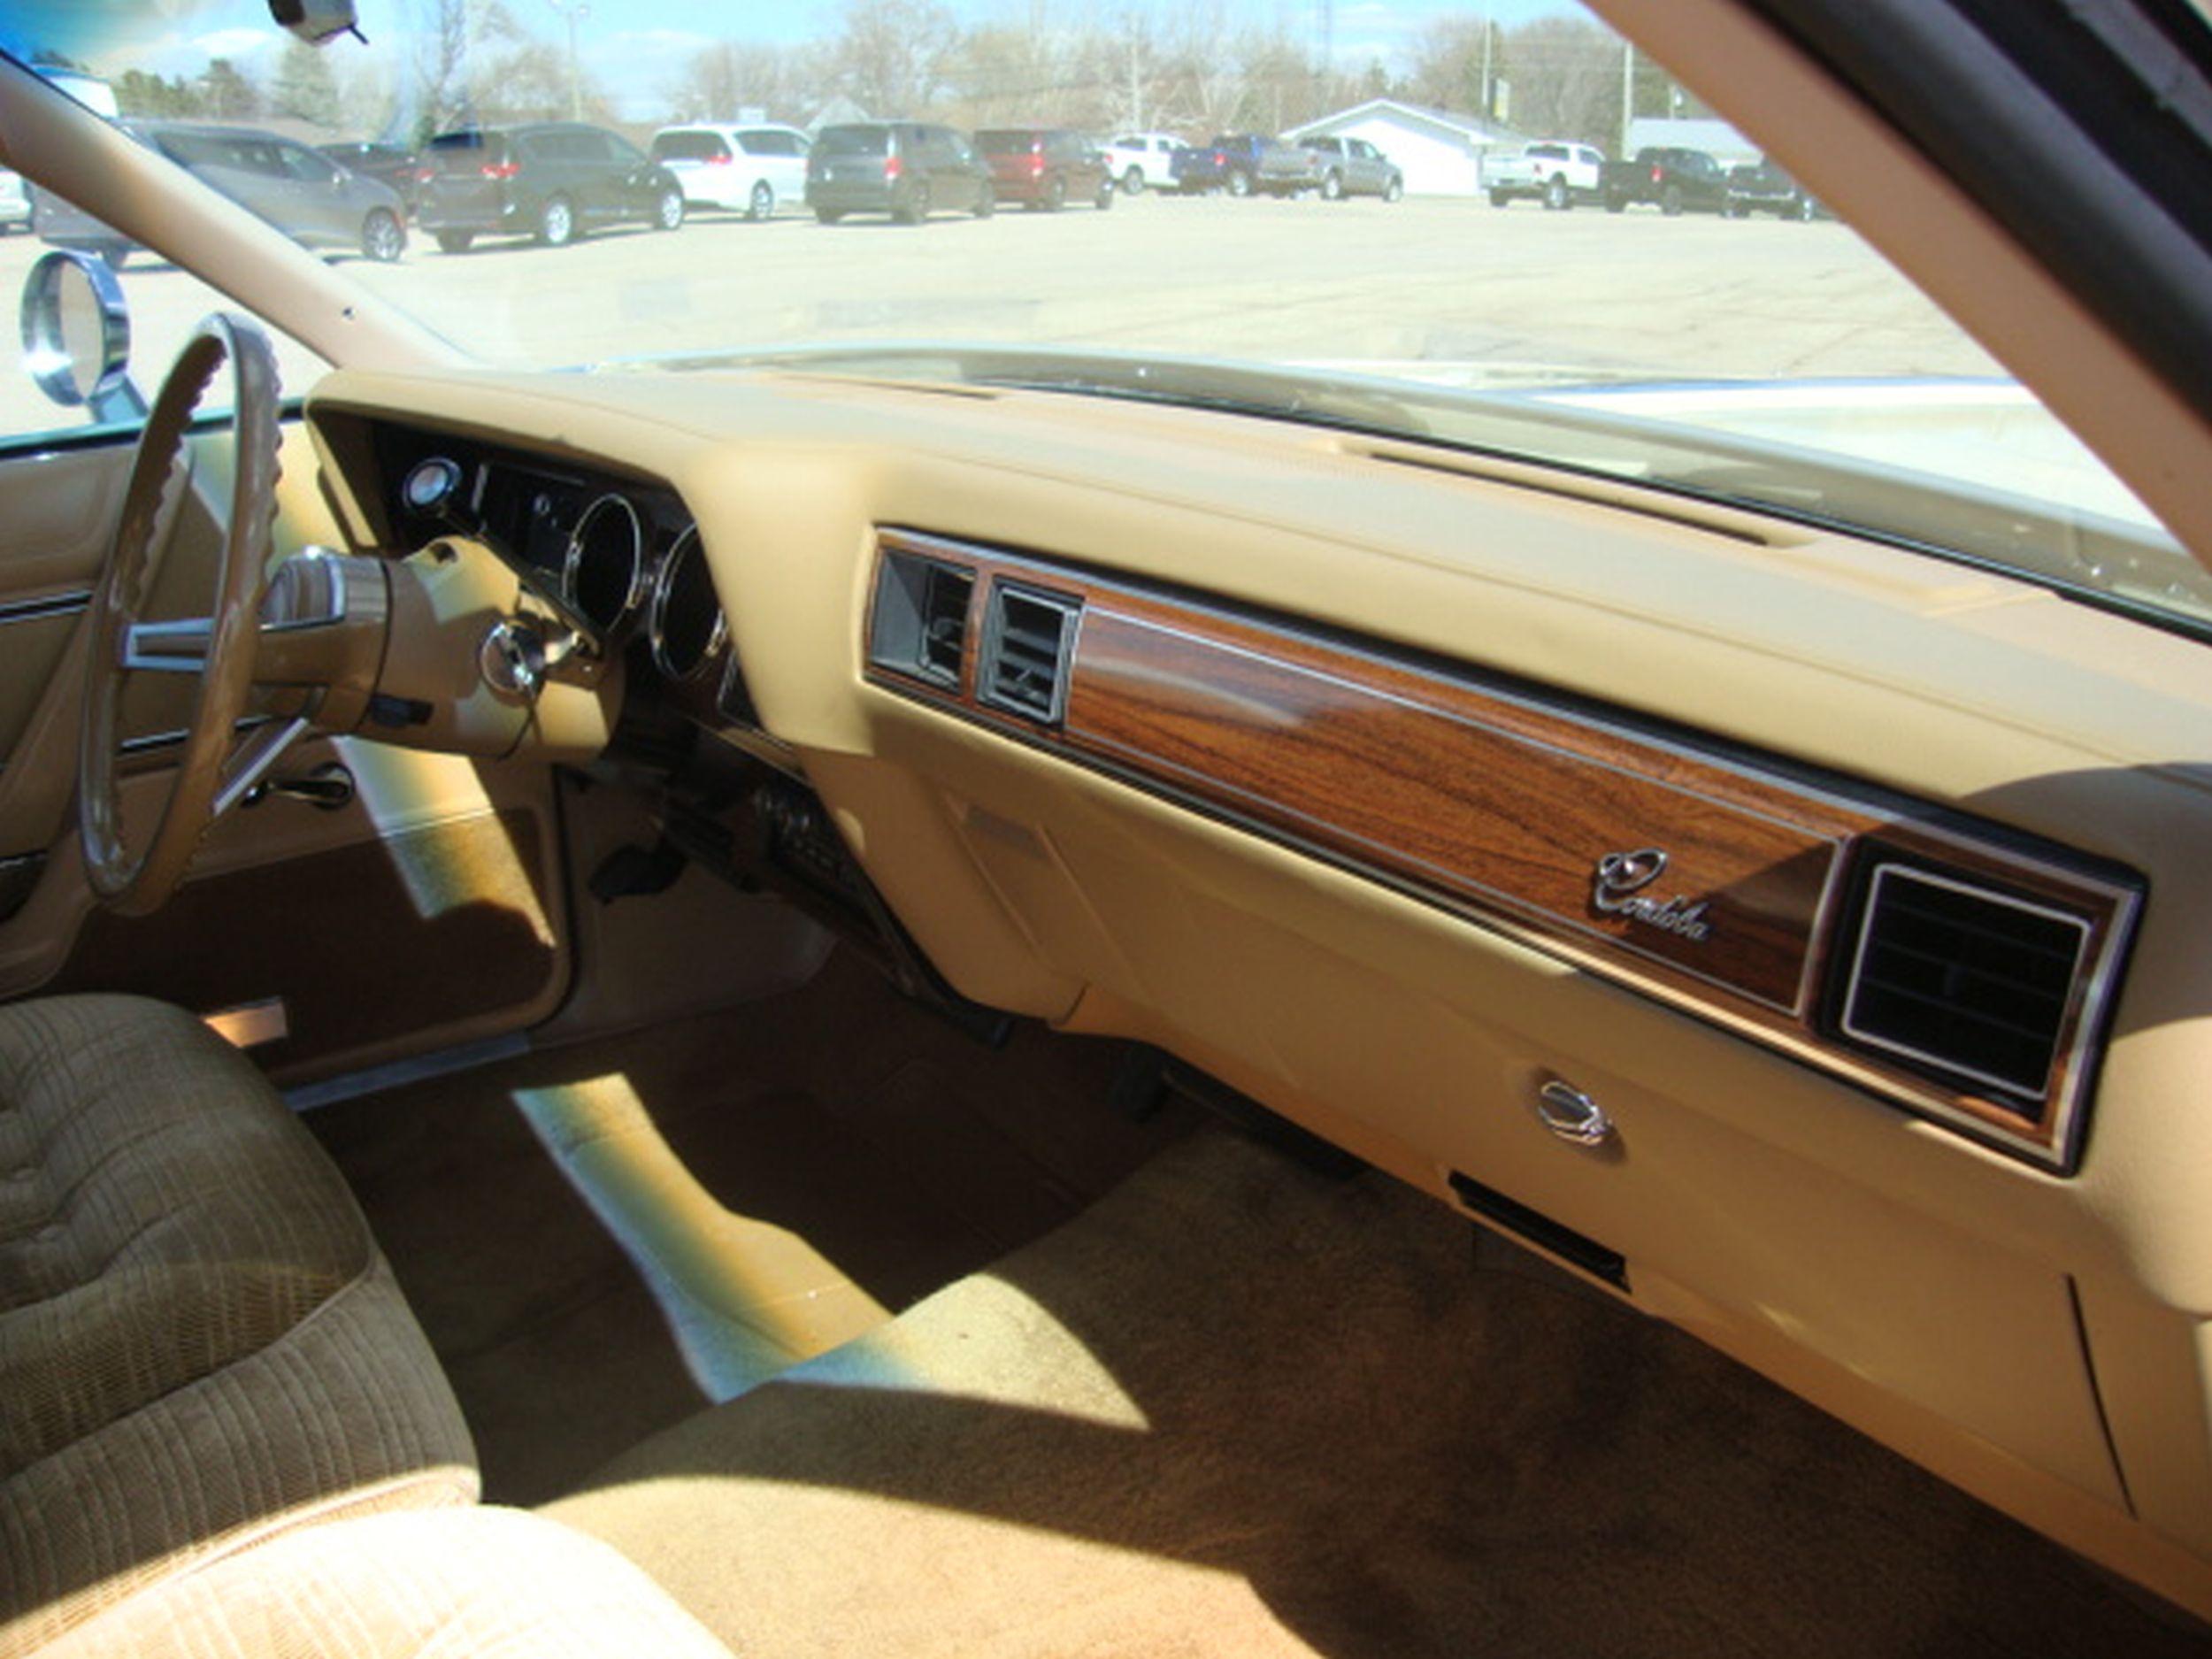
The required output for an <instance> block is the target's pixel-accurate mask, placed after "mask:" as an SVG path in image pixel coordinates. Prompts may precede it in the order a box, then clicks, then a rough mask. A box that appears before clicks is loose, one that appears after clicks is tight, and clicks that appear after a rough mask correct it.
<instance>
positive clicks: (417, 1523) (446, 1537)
mask: <svg viewBox="0 0 2212 1659" xmlns="http://www.w3.org/2000/svg"><path fill="white" fill-rule="evenodd" d="M114 1654H129V1655H134V1659H218V1656H220V1659H238V1656H240V1655H255V1656H257V1659H258V1656H262V1655H265V1656H267V1659H417V1656H418V1655H421V1656H422V1659H430V1656H431V1655H436V1656H437V1659H460V1656H461V1655H468V1656H469V1659H524V1656H525V1655H527V1659H616V1656H617V1655H619V1656H620V1659H632V1655H636V1656H637V1659H730V1653H729V1649H728V1648H726V1647H723V1646H722V1644H721V1643H720V1642H718V1641H717V1640H715V1639H714V1638H713V1637H712V1636H710V1635H709V1634H708V1633H707V1632H706V1630H705V1629H704V1628H703V1626H702V1625H700V1624H698V1622H697V1621H696V1620H695V1619H694V1618H693V1617H691V1616H690V1615H689V1614H688V1613H686V1612H685V1611H684V1610H683V1609H681V1608H680V1607H678V1606H677V1605H676V1603H675V1602H674V1601H672V1600H670V1599H669V1597H668V1594H667V1593H666V1592H664V1590H662V1589H661V1588H660V1587H659V1586H657V1585H656V1584H654V1582H653V1581H652V1580H651V1579H650V1578H647V1577H646V1576H645V1574H644V1573H643V1572H642V1571H640V1570H639V1569H637V1568H636V1567H634V1566H632V1565H631V1564H630V1563H628V1562H626V1561H625V1560H624V1559H623V1558H622V1557H621V1556H620V1555H617V1554H616V1553H615V1552H614V1551H613V1550H612V1549H611V1548H608V1547H607V1546H606V1545H604V1544H602V1543H600V1542H598V1541H597V1540H594V1539H589V1538H586V1537H585V1536H584V1535H583V1534H582V1533H580V1532H573V1531H572V1530H570V1529H569V1528H567V1527H565V1526H562V1525H558V1524H557V1523H556V1522H552V1521H546V1520H541V1519H539V1518H538V1517H535V1516H533V1515H528V1514H526V1513H524V1512H523V1511H521V1510H519V1509H448V1510H442V1511H440V1512H439V1513H436V1514H428V1515H422V1514H417V1515H379V1516H371V1517H367V1518H365V1519H360V1520H348V1521H336V1522H333V1523H331V1524H330V1525H325V1526H311V1527H303V1528H302V1529H300V1530H299V1531H297V1532H291V1533H288V1534H287V1535H286V1536H285V1537H283V1538H281V1539H279V1540H274V1541H273V1542H272V1543H269V1544H265V1545H264V1546H262V1547H261V1548H257V1549H254V1550H250V1551H249V1552H247V1553H246V1554H244V1555H234V1556H231V1557H229V1558H227V1559H226V1560H222V1561H218V1562H213V1563H210V1564H208V1565H207V1566H204V1567H203V1568H201V1569H199V1570H198V1571H193V1572H188V1573H184V1574H181V1575H180V1576H178V1577H176V1578H170V1579H168V1580H166V1581H165V1582H164V1583H162V1584H160V1585H158V1586H155V1587H154V1588H151V1589H149V1590H146V1591H144V1592H142V1593H141V1594H138V1595H136V1596H134V1597H132V1598H131V1599H130V1600H129V1601H126V1602H124V1603H123V1604H122V1605H121V1606H119V1607H116V1608H112V1609H109V1610H108V1611H107V1612H105V1613H104V1614H103V1615H101V1616H100V1617H97V1618H96V1619H93V1620H91V1621H90V1622H89V1623H87V1624H81V1625H79V1626H78V1627H77V1628H76V1629H75V1630H74V1631H73V1632H70V1633H69V1635H67V1636H66V1637H65V1638H63V1639H62V1640H61V1641H59V1642H58V1643H56V1644H55V1645H54V1647H52V1648H51V1649H50V1651H49V1654H48V1655H47V1656H46V1659H93V1655H102V1656H103V1659H104V1656H105V1655H114Z"/></svg>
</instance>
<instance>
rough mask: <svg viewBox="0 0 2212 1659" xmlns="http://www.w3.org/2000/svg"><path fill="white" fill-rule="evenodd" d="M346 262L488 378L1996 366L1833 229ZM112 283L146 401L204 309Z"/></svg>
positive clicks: (779, 222) (1052, 238) (725, 237)
mask: <svg viewBox="0 0 2212 1659" xmlns="http://www.w3.org/2000/svg"><path fill="white" fill-rule="evenodd" d="M41 251H42V247H41V244H40V243H39V242H37V241H36V240H35V238H32V237H29V236H25V235H20V234H18V235H13V236H10V237H7V238H5V239H4V241H0V293H5V294H10V295H12V294H14V293H16V292H18V291H19V289H20V287H21V281H22V274H23V273H24V272H25V271H26V270H27V269H28V267H29V265H30V264H31V261H32V260H33V259H34V258H35V257H36V256H37V255H38V253H40V252H41ZM341 263H342V265H343V266H344V268H345V269H346V271H347V272H348V273H349V274H350V275H352V276H354V277H356V278H357V279H358V280H361V281H362V282H363V283H364V284H365V285H366V286H367V287H369V288H372V289H373V290H375V291H376V292H378V293H380V294H381V295H384V296H387V297H388V298H389V299H391V300H392V301H393V302H394V303H396V304H398V305H400V306H403V307H404V308H405V309H407V310H408V311H411V312H413V313H414V314H415V315H417V316H419V317H421V318H423V319H426V320H427V321H428V322H430V323H431V324H432V326H434V327H437V328H438V329H440V330H441V331H442V332H443V333H445V334H448V335H449V336H450V337H451V338H453V339H456V340H457V341H459V342H462V343H464V344H465V345H466V346H467V347H468V348H469V349H471V350H472V351H474V352H477V353H479V354H480V355H482V356H484V357H488V358H490V359H493V360H495V361H498V362H503V363H518V364H519V363H534V364H568V363H578V362H588V361H595V360H598V359H602V358H605V357H624V356H634V355H651V354H655V353H664V352H689V351H697V350H702V349H741V348H745V347H749V346H753V347H759V346H775V345H781V344H787V343H794V342H806V341H836V342H850V341H864V340H867V341H885V340H946V339H980V340H992V341H1025V342H1039V343H1042V344H1048V345H1054V346H1065V347H1103V348H1109V349H1122V350H1160V351H1171V352H1190V353H1197V354H1202V355H1209V356H1221V357H1245V358H1256V359H1263V360H1270V361H1294V362H1326V363H1329V364H1332V365H1340V366H1347V367H1358V366H1362V365H1371V364H1372V365H1385V364H1388V363H1392V362H1397V361H1402V360H1403V359H1407V358H1417V359H1420V360H1421V361H1422V364H1423V365H1424V368H1423V371H1422V372H1423V373H1425V374H1427V375H1429V376H1430V377H1431V378H1438V379H1457V380H1465V381H1468V382H1471V383H1480V382H1483V381H1497V380H1505V381H1517V380H1531V379H1543V380H1557V379H1568V380H1576V379H1614V378H1620V377H1632V378H1637V379H1666V380H1679V379H1699V380H1702V379H1710V378H1735V377H1747V378H1762V379H1763V378H1769V377H1776V376H1789V377H1795V376H1807V375H1891V374H1988V373H1996V372H1997V370H1996V368H1995V365H1993V364H1992V363H1991V361H1990V360H1989V359H1988V358H1987V357H1985V355H1984V354H1983V353H1982V352H1981V351H1980V350H1979V349H1977V348H1976V347H1975V346H1974V345H1973V344H1972V343H1971V342H1969V341H1967V340H1965V339H1964V338H1963V337H1962V336H1961V335H1960V334H1958V333H1957V331H1956V330H1955V328H1954V327H1953V326H1951V325H1950V324H1949V323H1948V322H1947V320H1946V319H1944V318H1943V317H1942V315H1941V314H1940V313H1939V312H1938V311H1936V310H1935V308H1934V307H1933V306H1932V305H1931V304H1930V303H1928V302H1927V301H1925V300H1924V299H1923V298H1921V297H1920V296H1918V294H1917V293H1916V292H1915V291H1914V290H1913V289H1911V288H1909V287H1908V286H1907V285H1906V284H1905V283H1904V281H1903V280H1902V279H1901V278H1899V277H1897V276H1896V275H1894V274H1893V273H1892V272H1891V271H1890V269H1889V268H1888V266H1887V265H1886V264H1885V263H1884V262H1883V261H1882V260H1881V259H1880V258H1879V257H1878V256H1877V255H1876V254H1874V253H1873V252H1872V251H1871V250H1870V249H1868V248H1867V247H1866V245H1865V244H1864V243H1863V242H1860V241H1859V239H1858V238H1857V237H1856V236H1855V235H1854V234H1852V233H1851V232H1850V231H1848V230H1847V229H1846V228H1844V227H1842V226H1840V225H1837V224H1832V223H1816V224H1809V225H1807V224H1797V223H1793V222H1785V221H1781V220H1778V219H1752V220H1732V219H1716V218H1709V217H1686V218H1682V219H1663V218H1661V217H1658V216H1656V215H1655V214H1650V213H1647V212H1644V211H1632V212H1629V213H1627V214H1624V215H1619V216H1614V215H1610V214H1607V213H1603V212H1600V211H1590V210H1582V211H1575V212H1570V213H1547V212H1544V211H1541V210H1540V209H1539V208H1537V207H1534V206H1533V205H1522V206H1517V207H1513V208H1509V209H1502V210H1501V209H1497V208H1493V207H1491V206H1490V205H1489V204H1487V203H1486V202H1484V201H1479V200H1456V199H1453V200H1447V199H1440V198H1428V199H1420V198H1414V199H1409V200H1407V201H1404V202H1402V203H1399V204H1394V205H1387V204H1383V203H1380V202H1377V201H1372V200H1360V201H1349V202H1337V203H1327V202H1321V201H1317V200H1309V201H1275V200H1247V201H1234V200H1231V199H1229V198H1227V197H1221V196H1209V197H1192V198H1185V197H1175V196H1162V195H1160V194H1159V193H1157V192H1148V193H1146V194H1145V195H1144V196H1138V197H1133V198H1129V199H1126V200H1123V201H1120V202H1118V203H1117V204H1116V205H1115V207H1114V209H1113V211H1110V212H1098V211H1094V210H1090V209H1087V208H1071V209H1069V210H1068V211H1064V212H1061V213H1053V214H1044V213H1026V212H1022V211H1002V212H1000V213H999V214H997V215H996V216H995V217H994V218H992V219H969V218H966V217H964V216H956V215H951V214H941V215H939V216H937V217H936V218H934V219H932V220H931V221H930V222H929V223H928V224H927V225H926V226H923V227H916V228H910V227H902V226H895V225H892V224H889V223H887V221H884V220H879V219H851V220H847V221H846V222H844V223H842V224H840V225H835V226H825V225H818V224H817V223H815V222H814V220H813V219H811V218H806V217H799V216H791V217H784V218H779V219H774V220H772V221H770V222H767V223H764V224H751V223H748V222H745V221H743V220H741V219H736V218H733V217H730V216H726V215H721V214H702V215H699V216H697V217H695V218H694V219H692V220H690V221H689V222H688V223H687V225H686V226H685V227H683V228H682V229H681V230H680V231H677V232H675V233H673V234H666V233H658V232H653V231H648V230H644V229H634V228H629V227H623V228H620V229H615V230H607V231H602V232H599V233H596V234H593V235H591V236H590V237H588V238H587V239H585V240H584V241H582V242H578V243H576V244H574V245H572V246H570V247H566V248H557V249H556V248H540V247H536V246H534V244H532V243H530V242H480V243H479V244H478V245H477V247H476V249H475V250H472V251H471V252H469V253H467V254H463V255H451V254H442V253H440V252H438V251H437V250H436V249H435V248H434V246H432V245H431V244H430V243H429V242H428V239H427V238H423V237H418V238H416V239H415V241H414V242H412V243H411V246H410V248H409V250H408V252H407V255H406V257H405V258H404V259H403V260H402V261H401V262H400V263H398V264H396V265H373V264H371V263H370V262H368V261H366V260H364V259H358V258H347V259H343V260H342V261H341ZM124 286H125V290H126V293H127V296H128V298H129V301H130V303H131V306H132V318H133V325H134V336H135V340H136V342H137V347H138V349H137V357H136V360H137V362H138V365H139V373H140V374H141V377H142V379H150V378H153V377H155V376H156V375H157V373H158V372H159V368H160V367H161V366H164V365H166V363H167V361H168V359H169V357H170V356H171V355H172V354H173V352H174V350H175V349H176V344H177V342H179V341H180V340H181V339H182V338H183V335H184V333H185V331H186V330H187V329H188V328H189V326H191V324H192V323H193V321H195V320H196V319H197V318H198V317H199V316H200V315H202V314H203V313H204V311H207V310H208V309H210V307H211V305H213V304H215V303H219V297H218V296H214V295H212V294H211V293H210V291H209V290H207V289H205V288H202V287H201V286H200V285H199V284H197V283H196V282H194V281H193V280H191V279H189V278H188V277H186V276H185V275H183V273H180V272H178V271H176V270H174V269H173V268H172V267H169V266H167V265H164V264H162V263H160V262H158V261H157V260H154V259H152V258H151V257H150V256H147V255H139V256H137V257H134V259H133V261H132V263H131V265H130V266H129V267H128V268H127V270H126V272H125V273H124ZM287 357H288V361H287V364H286V369H287V375H286V378H287V381H288V385H289V386H291V387H294V388H302V387H303V386H304V385H305V384H306V383H307V382H308V381H309V380H311V379H312V377H313V374H314V373H315V372H316V365H314V364H313V362H312V360H311V358H310V357H308V355H307V354H305V353H303V352H302V351H300V350H298V349H296V348H294V349H290V350H288V353H287ZM7 379H8V380H9V381H10V384H7V385H5V386H4V387H0V430H14V431H21V430H24V429H26V427H27V426H51V425H55V424H57V422H56V421H55V419H53V417H54V416H55V415H56V414H58V412H59V411H51V410H50V409H48V407H47V406H46V405H43V404H42V403H36V401H35V397H34V396H33V395H31V394H30V393H29V392H28V388H27V386H26V385H25V383H24V381H23V377H22V376H21V374H20V373H18V374H15V375H13V376H10V377H7ZM33 411H39V412H33ZM62 424H67V423H66V421H64V422H63V423H62Z"/></svg>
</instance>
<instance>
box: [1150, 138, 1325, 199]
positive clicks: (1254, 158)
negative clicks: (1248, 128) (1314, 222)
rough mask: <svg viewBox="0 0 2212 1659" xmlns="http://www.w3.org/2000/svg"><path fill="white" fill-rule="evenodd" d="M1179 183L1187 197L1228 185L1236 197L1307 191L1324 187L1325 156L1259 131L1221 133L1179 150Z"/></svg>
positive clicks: (1175, 160)
mask: <svg viewBox="0 0 2212 1659" xmlns="http://www.w3.org/2000/svg"><path fill="white" fill-rule="evenodd" d="M1170 165H1171V167H1172V168H1173V170H1174V173H1175V188H1177V189H1178V190H1180V191H1181V192H1182V193H1183V194H1184V195H1186V196H1195V195H1197V194H1199V193H1200V192H1202V191H1206V190H1226V191H1227V192H1228V193H1229V194H1230V195H1231V196H1252V195H1255V194H1257V193H1260V192H1264V193H1266V194H1267V195H1270V196H1302V195H1304V194H1305V193H1306V192H1307V191H1309V190H1317V189H1319V188H1321V180H1322V173H1323V169H1322V165H1321V157H1320V156H1319V155H1318V154H1317V153H1316V152H1315V151H1313V150H1308V149H1307V148H1306V147H1305V146H1304V145H1302V144H1289V143H1285V142H1283V141H1282V140H1281V139H1279V138H1269V137H1266V136H1264V135H1263V134H1259V133H1220V134H1215V136H1214V138H1213V140H1212V142H1210V143H1204V144H1194V145H1193V146H1191V147H1190V148H1189V149H1187V150H1177V151H1176V152H1175V156H1174V158H1173V160H1172V161H1171V163H1170Z"/></svg>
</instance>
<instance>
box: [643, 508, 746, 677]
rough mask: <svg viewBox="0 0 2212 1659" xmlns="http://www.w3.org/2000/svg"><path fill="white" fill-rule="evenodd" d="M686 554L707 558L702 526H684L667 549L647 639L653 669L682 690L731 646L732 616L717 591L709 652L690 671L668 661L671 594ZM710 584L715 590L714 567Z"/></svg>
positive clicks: (709, 570)
mask: <svg viewBox="0 0 2212 1659" xmlns="http://www.w3.org/2000/svg"><path fill="white" fill-rule="evenodd" d="M687 553H696V554H697V555H698V556H699V557H702V558H704V557H706V543H705V542H704V541H702V540H700V537H699V526H697V525H696V524H692V525H687V526H685V528H684V533H683V534H681V535H680V536H678V537H677V538H676V542H675V545H674V546H673V547H672V548H670V549H668V552H667V554H666V555H665V556H664V557H663V558H662V560H661V562H660V567H659V569H658V570H657V571H656V572H654V574H653V602H652V604H651V606H650V608H649V610H648V611H647V612H646V619H645V636H646V638H647V640H648V641H650V642H651V645H652V649H653V666H654V667H656V668H657V669H659V670H660V671H661V672H662V673H664V674H665V675H667V676H668V677H669V679H671V680H674V681H675V682H676V683H677V684H678V685H685V684H687V683H688V682H689V681H691V680H696V679H698V678H699V676H700V675H702V674H703V673H704V672H706V671H707V666H708V664H710V663H712V662H713V661H714V658H715V655H716V653H718V651H720V650H721V649H722V648H723V646H725V645H726V644H727V643H728V642H729V637H730V618H729V615H728V613H727V612H726V611H724V610H723V609H722V601H721V594H720V591H719V590H718V589H714V592H715V604H714V626H713V628H712V629H711V630H710V632H709V633H708V634H707V643H706V649H703V650H702V651H701V652H700V653H699V658H698V660H697V661H696V662H695V663H693V664H691V666H690V667H688V668H684V669H679V668H677V667H676V666H675V665H674V664H672V663H671V662H670V661H669V660H668V637H667V623H668V597H669V591H670V589H672V588H673V587H674V586H675V583H676V572H677V570H678V568H679V567H680V565H682V563H683V560H684V557H685V555H686V554H687ZM707 583H708V586H709V588H710V589H712V588H713V583H714V567H713V565H711V564H710V565H708V567H707Z"/></svg>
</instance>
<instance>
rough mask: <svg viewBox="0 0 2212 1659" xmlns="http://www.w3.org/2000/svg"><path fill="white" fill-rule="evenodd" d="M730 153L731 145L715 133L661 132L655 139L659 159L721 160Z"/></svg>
mask: <svg viewBox="0 0 2212 1659" xmlns="http://www.w3.org/2000/svg"><path fill="white" fill-rule="evenodd" d="M746 148H747V149H750V148H751V145H750V144H748V145H747V146H746ZM729 153H730V147H729V146H728V145H727V144H726V143H724V142H722V140H721V137H720V135H719V134H715V133H660V134H656V135H655V136H654V139H653V157H654V159H655V160H657V161H719V160H721V159H722V158H723V157H725V156H727V155H728V154H729Z"/></svg>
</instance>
